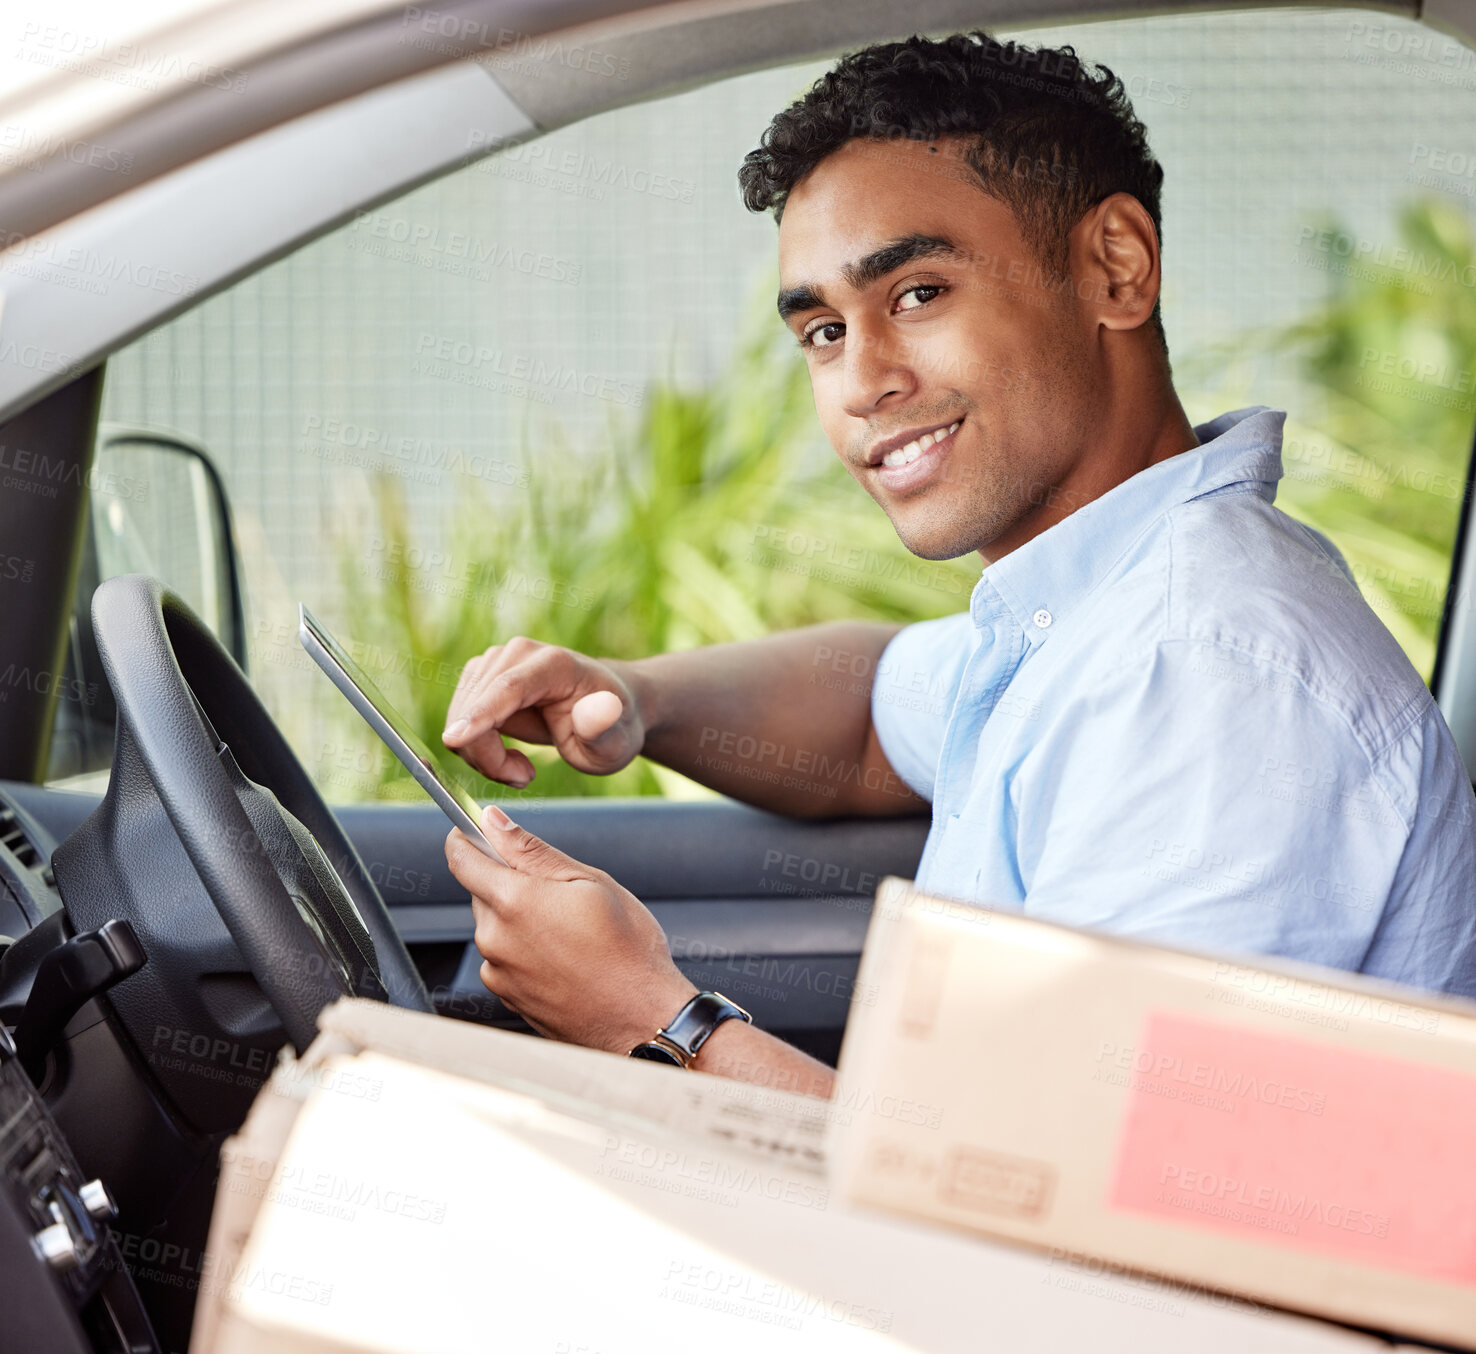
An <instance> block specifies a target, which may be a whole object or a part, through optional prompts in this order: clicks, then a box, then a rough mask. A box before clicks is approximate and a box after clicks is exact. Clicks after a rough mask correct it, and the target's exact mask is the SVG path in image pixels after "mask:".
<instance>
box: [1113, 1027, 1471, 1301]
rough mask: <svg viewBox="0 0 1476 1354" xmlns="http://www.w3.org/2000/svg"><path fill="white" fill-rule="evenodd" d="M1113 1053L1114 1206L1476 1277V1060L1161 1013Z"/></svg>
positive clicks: (1364, 1260)
mask: <svg viewBox="0 0 1476 1354" xmlns="http://www.w3.org/2000/svg"><path fill="white" fill-rule="evenodd" d="M1106 1056H1107V1055H1106V1051H1105V1049H1104V1057H1106ZM1107 1061H1109V1062H1110V1063H1112V1064H1114V1068H1113V1071H1112V1073H1111V1074H1110V1075H1112V1076H1120V1077H1122V1078H1123V1081H1124V1083H1125V1084H1126V1085H1127V1086H1128V1087H1129V1090H1128V1094H1127V1111H1126V1114H1125V1116H1124V1120H1123V1129H1122V1139H1121V1144H1120V1147H1119V1150H1118V1158H1117V1167H1116V1170H1115V1172H1114V1175H1113V1179H1112V1186H1111V1199H1110V1202H1111V1204H1112V1206H1113V1207H1114V1208H1119V1209H1125V1210H1128V1211H1131V1212H1136V1213H1146V1214H1150V1215H1152V1216H1153V1217H1156V1218H1164V1219H1170V1220H1172V1221H1175V1222H1182V1223H1184V1224H1186V1225H1187V1226H1192V1227H1201V1228H1206V1229H1208V1230H1211V1231H1215V1232H1220V1233H1224V1234H1227V1235H1232V1236H1237V1237H1243V1238H1245V1239H1247V1240H1258V1241H1262V1242H1265V1243H1266V1244H1267V1245H1269V1246H1283V1247H1290V1248H1293V1249H1296V1250H1301V1251H1311V1252H1317V1253H1320V1254H1323V1255H1329V1256H1335V1257H1337V1258H1338V1259H1342V1260H1350V1261H1356V1262H1358V1263H1359V1264H1364V1265H1372V1266H1376V1267H1378V1268H1380V1269H1388V1270H1397V1271H1401V1272H1404V1273H1409V1274H1418V1275H1421V1276H1422V1277H1424V1278H1428V1279H1440V1280H1445V1281H1447V1282H1453V1283H1459V1284H1468V1285H1476V1069H1473V1072H1472V1074H1469V1075H1468V1074H1466V1073H1463V1072H1453V1071H1449V1070H1447V1069H1445V1068H1440V1067H1430V1066H1425V1065H1422V1064H1419V1063H1408V1062H1401V1061H1399V1060H1398V1059H1395V1058H1388V1057H1383V1056H1380V1055H1376V1054H1371V1053H1361V1052H1358V1051H1355V1050H1353V1049H1348V1048H1339V1047H1336V1046H1334V1045H1331V1044H1322V1043H1314V1042H1311V1041H1309V1040H1304V1039H1296V1038H1287V1037H1285V1036H1283V1035H1276V1034H1266V1033H1264V1032H1261V1031H1254V1030H1246V1029H1238V1028H1235V1027H1233V1026H1227V1025H1220V1024H1215V1023H1212V1022H1208V1021H1203V1020H1195V1019H1191V1018H1189V1017H1186V1016H1181V1015H1177V1014H1170V1013H1165V1012H1158V1013H1155V1014H1153V1015H1150V1016H1149V1017H1148V1019H1147V1021H1146V1022H1145V1023H1144V1028H1143V1035H1142V1038H1141V1040H1140V1041H1139V1044H1138V1046H1137V1047H1136V1048H1134V1049H1126V1050H1123V1049H1116V1048H1114V1049H1113V1050H1112V1053H1111V1056H1110V1057H1108V1058H1107Z"/></svg>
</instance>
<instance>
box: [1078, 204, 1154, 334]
mask: <svg viewBox="0 0 1476 1354" xmlns="http://www.w3.org/2000/svg"><path fill="white" fill-rule="evenodd" d="M1071 254H1072V259H1071V272H1072V276H1073V277H1075V278H1076V279H1077V284H1076V286H1077V295H1078V297H1079V298H1080V300H1081V302H1082V305H1083V307H1084V308H1085V309H1086V310H1087V311H1088V313H1089V314H1090V315H1091V317H1092V318H1093V319H1094V320H1095V321H1096V323H1097V324H1099V325H1101V326H1102V328H1104V329H1124V330H1126V329H1137V328H1139V327H1140V326H1142V325H1144V324H1146V323H1147V321H1148V318H1149V316H1151V315H1152V314H1153V307H1154V304H1155V303H1156V302H1157V300H1158V289H1159V285H1160V274H1159V260H1158V232H1157V231H1156V230H1155V229H1154V228H1153V218H1152V217H1151V216H1149V215H1148V211H1147V208H1145V207H1144V206H1143V204H1142V203H1141V202H1139V201H1138V199H1137V198H1135V197H1133V195H1132V194H1131V193H1113V194H1111V195H1110V196H1108V197H1105V198H1103V199H1102V201H1101V202H1099V203H1097V205H1096V206H1095V207H1093V208H1092V209H1091V210H1090V211H1089V212H1087V214H1086V215H1085V216H1083V217H1082V219H1081V220H1080V221H1078V222H1077V223H1076V226H1075V228H1074V229H1073V230H1072V232H1071Z"/></svg>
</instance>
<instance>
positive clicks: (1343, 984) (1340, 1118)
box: [831, 878, 1476, 1348]
mask: <svg viewBox="0 0 1476 1354" xmlns="http://www.w3.org/2000/svg"><path fill="white" fill-rule="evenodd" d="M857 993H858V997H857V1000H856V1002H855V1003H854V1004H853V1008H852V1014H851V1022H850V1024H849V1025H848V1027H847V1033H846V1039H845V1045H844V1048H843V1050H842V1055H841V1062H840V1071H839V1078H840V1092H839V1094H840V1098H841V1102H842V1103H845V1102H847V1101H849V1102H852V1103H857V1104H860V1103H864V1102H867V1101H869V1102H871V1103H874V1104H876V1105H877V1106H878V1109H879V1112H877V1113H873V1114H868V1115H862V1116H858V1118H857V1119H856V1122H855V1123H854V1125H853V1126H852V1127H851V1128H850V1129H847V1130H844V1131H839V1132H837V1133H836V1134H835V1137H834V1140H833V1142H832V1149H831V1155H832V1165H833V1168H834V1176H833V1178H834V1180H835V1182H836V1185H837V1189H838V1191H839V1192H840V1193H841V1194H842V1195H843V1196H844V1197H845V1198H846V1199H848V1200H850V1201H853V1202H857V1203H862V1204H867V1205H874V1206H880V1207H882V1208H885V1209H889V1210H893V1211H895V1212H896V1213H899V1214H905V1215H907V1216H910V1217H914V1218H928V1219H933V1220H936V1221H938V1222H942V1223H947V1224H949V1225H951V1226H954V1227H957V1228H964V1229H967V1230H968V1231H970V1232H974V1233H978V1234H982V1235H989V1236H995V1237H1008V1238H1011V1239H1013V1240H1016V1241H1022V1242H1027V1243H1029V1244H1030V1245H1032V1246H1035V1247H1039V1248H1041V1250H1042V1251H1044V1252H1046V1253H1047V1254H1050V1255H1055V1256H1076V1257H1079V1258H1081V1259H1082V1260H1083V1262H1084V1263H1096V1264H1098V1265H1100V1266H1102V1267H1105V1268H1109V1269H1117V1270H1131V1271H1141V1272H1145V1273H1151V1274H1156V1275H1160V1276H1164V1277H1165V1278H1168V1279H1171V1280H1176V1281H1181V1282H1186V1283H1190V1284H1201V1285H1205V1286H1206V1287H1211V1288H1216V1289H1220V1290H1223V1291H1226V1292H1230V1293H1235V1294H1239V1295H1243V1296H1246V1297H1249V1298H1252V1299H1255V1300H1258V1301H1262V1302H1267V1303H1274V1304H1277V1305H1280V1306H1284V1307H1287V1308H1291V1309H1294V1310H1299V1311H1304V1312H1311V1313H1317V1314H1319V1315H1322V1316H1327V1317H1331V1318H1335V1319H1338V1320H1341V1321H1345V1322H1348V1323H1350V1324H1353V1325H1357V1326H1362V1327H1367V1328H1372V1329H1375V1330H1383V1331H1390V1332H1394V1333H1397V1334H1398V1335H1401V1336H1406V1337H1407V1336H1418V1337H1427V1338H1431V1339H1435V1340H1442V1341H1449V1342H1453V1343H1455V1344H1457V1345H1459V1346H1461V1347H1464V1348H1476V1003H1470V1002H1466V1001H1461V1000H1455V999H1447V998H1441V997H1435V996H1431V995H1429V994H1425V993H1421V992H1418V991H1415V990H1413V989H1408V988H1404V987H1400V986H1397V985H1394V984H1390V983H1384V982H1378V981H1374V980H1368V979H1362V978H1359V977H1357V976H1355V975H1350V974H1341V973H1337V972H1335V971H1333V970H1329V969H1322V968H1315V967H1313V966H1310V965H1292V964H1279V963H1275V962H1273V961H1264V962H1260V961H1257V962H1255V963H1249V962H1235V961H1233V960H1226V959H1223V958H1215V957H1211V956H1206V955H1201V954H1195V953H1188V952H1184V951H1178V950H1171V949H1164V948H1160V947H1156V946H1152V945H1145V944H1139V943H1135V942H1133V941H1130V940H1125V939H1121V938H1118V937H1113V936H1109V935H1105V934H1100V933H1095V932H1087V931H1081V930H1076V929H1073V928H1069V927H1064V926H1056V925H1052V924H1050V923H1045V922H1039V921H1033V920H1030V919H1028V918H1026V917H1024V916H1021V915H1019V914H1016V913H1013V912H1007V911H993V910H986V909H981V908H977V907H971V906H967V905H964V904H959V903H954V902H948V901H945V900H942V899H938V898H932V897H929V896H928V895H925V894H921V893H918V892H917V891H916V890H915V889H913V888H912V887H911V886H910V885H909V884H908V883H906V882H904V881H903V880H900V879H895V878H887V879H885V880H883V882H882V884H881V887H880V889H879V890H878V896H877V905H876V908H875V910H874V912H873V917H872V923H871V930H870V932H869V933H868V936H867V942H866V948H865V952H864V954H863V957H862V965H861V971H860V974H859V976H858V981H857ZM883 1106H889V1107H891V1108H890V1112H880V1110H881V1107H883Z"/></svg>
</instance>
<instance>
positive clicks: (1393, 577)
mask: <svg viewBox="0 0 1476 1354" xmlns="http://www.w3.org/2000/svg"><path fill="white" fill-rule="evenodd" d="M1326 226H1327V229H1328V231H1329V232H1330V234H1329V235H1328V236H1324V237H1323V238H1325V239H1327V240H1328V241H1329V247H1328V249H1327V251H1326V253H1325V257H1326V258H1327V259H1329V260H1331V261H1332V262H1334V263H1336V264H1339V265H1340V266H1339V267H1338V268H1336V269H1332V270H1330V271H1329V274H1328V275H1329V278H1330V279H1331V280H1332V289H1331V295H1330V297H1329V299H1328V301H1327V302H1326V304H1325V305H1323V306H1321V307H1319V308H1318V309H1317V310H1316V311H1314V312H1313V313H1311V314H1309V315H1307V316H1305V317H1304V318H1303V319H1302V320H1300V321H1299V322H1298V323H1296V324H1294V325H1291V326H1288V327H1286V328H1285V329H1282V330H1280V331H1278V332H1274V333H1271V334H1269V335H1267V334H1256V335H1251V336H1243V337H1242V338H1240V339H1239V340H1238V341H1237V344H1236V345H1235V346H1236V348H1238V350H1239V352H1240V353H1242V354H1244V353H1245V352H1246V351H1247V350H1248V349H1254V350H1258V351H1269V352H1271V353H1272V354H1273V355H1286V356H1291V357H1293V358H1294V359H1295V360H1296V361H1297V362H1298V364H1299V369H1300V373H1301V375H1302V377H1303V379H1304V380H1305V381H1306V382H1307V384H1308V386H1309V394H1310V395H1311V396H1312V397H1313V398H1312V402H1311V403H1309V405H1308V407H1307V408H1305V409H1303V410H1292V411H1289V414H1288V420H1287V428H1286V438H1285V445H1284V448H1283V451H1284V455H1283V460H1284V462H1285V466H1286V477H1285V478H1284V479H1283V480H1282V483H1281V486H1280V488H1279V490H1278V493H1277V499H1276V501H1277V505H1278V506H1279V507H1281V508H1284V509H1285V510H1286V511H1287V512H1289V513H1291V514H1292V515H1293V516H1294V517H1296V518H1298V519H1299V520H1300V521H1303V522H1306V523H1307V524H1308V525H1309V526H1312V527H1315V528H1316V529H1317V530H1319V531H1322V532H1324V533H1325V534H1326V535H1327V536H1328V537H1330V538H1331V539H1332V541H1333V542H1334V544H1336V545H1337V546H1338V548H1339V549H1340V550H1341V551H1342V552H1343V555H1344V557H1345V558H1346V559H1347V561H1348V563H1349V565H1350V566H1351V567H1352V569H1353V573H1354V576H1355V578H1356V579H1357V580H1358V585H1359V588H1360V589H1361V590H1362V592H1363V595H1364V596H1365V597H1366V598H1367V599H1368V601H1369V604H1370V605H1371V606H1372V607H1373V608H1374V610H1375V611H1377V612H1378V614H1379V616H1380V618H1381V619H1382V620H1383V621H1384V623H1385V624H1386V625H1387V626H1388V627H1389V629H1390V630H1391V631H1392V632H1393V633H1394V635H1395V637H1396V638H1397V639H1398V640H1399V642H1400V644H1401V645H1402V646H1403V647H1404V650H1405V652H1406V653H1407V654H1408V655H1409V657H1410V660H1411V662H1413V663H1414V665H1415V667H1416V668H1418V669H1419V671H1420V672H1421V674H1422V675H1424V676H1425V677H1426V678H1427V679H1428V677H1429V675H1430V672H1431V670H1432V668H1433V667H1434V663H1435V647H1436V643H1437V640H1438V637H1439V630H1440V617H1441V610H1442V606H1443V604H1444V599H1445V593H1446V588H1447V584H1448V582H1449V575H1450V561H1451V556H1452V553H1453V550H1454V545H1455V533H1456V528H1457V525H1458V523H1459V520H1460V509H1461V500H1462V495H1463V493H1464V491H1465V484H1466V471H1467V465H1468V461H1469V458H1470V453H1471V437H1472V426H1473V422H1476V375H1473V373H1476V287H1473V286H1472V285H1471V281H1472V279H1473V277H1476V266H1473V265H1476V240H1473V236H1472V231H1471V226H1470V223H1469V221H1468V220H1467V218H1466V216H1465V215H1464V214H1463V213H1462V212H1460V211H1459V210H1458V209H1457V208H1455V207H1454V206H1452V205H1450V204H1449V203H1446V202H1441V201H1433V200H1421V201H1415V202H1411V203H1409V204H1407V205H1406V207H1405V208H1404V210H1403V211H1402V212H1401V213H1400V215H1399V219H1398V238H1399V246H1398V247H1397V248H1395V249H1392V250H1390V249H1386V250H1384V251H1382V254H1381V255H1380V256H1375V257H1374V258H1372V259H1370V258H1369V255H1368V251H1367V250H1366V249H1364V248H1361V247H1360V244H1359V241H1358V239H1357V238H1356V236H1355V234H1354V232H1352V231H1350V230H1347V229H1346V228H1344V227H1342V226H1341V225H1340V224H1338V223H1336V222H1332V223H1326Z"/></svg>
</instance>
